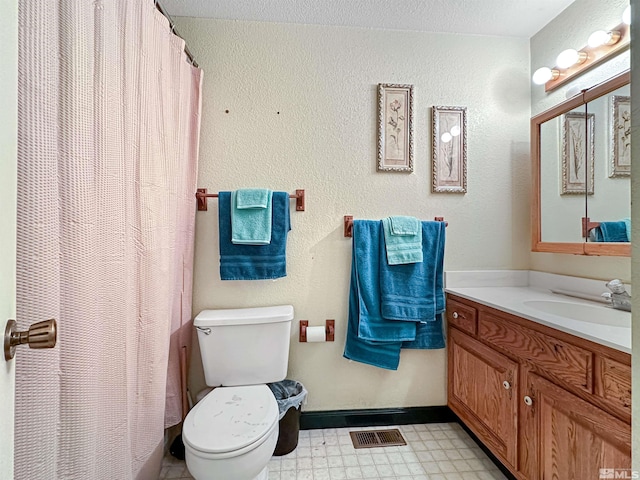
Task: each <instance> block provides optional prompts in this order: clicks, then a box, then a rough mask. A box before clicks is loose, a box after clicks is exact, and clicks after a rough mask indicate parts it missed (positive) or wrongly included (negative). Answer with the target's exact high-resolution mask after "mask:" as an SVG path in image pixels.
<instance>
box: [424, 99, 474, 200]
mask: <svg viewBox="0 0 640 480" xmlns="http://www.w3.org/2000/svg"><path fill="white" fill-rule="evenodd" d="M432 113H433V118H432V120H433V121H432V124H431V126H432V129H431V133H432V137H431V147H432V150H431V155H432V188H431V190H432V191H433V192H434V193H466V192H467V107H442V106H434V107H433V108H432Z"/></svg>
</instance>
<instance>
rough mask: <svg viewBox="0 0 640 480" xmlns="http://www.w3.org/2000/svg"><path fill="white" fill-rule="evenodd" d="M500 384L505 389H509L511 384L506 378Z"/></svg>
mask: <svg viewBox="0 0 640 480" xmlns="http://www.w3.org/2000/svg"><path fill="white" fill-rule="evenodd" d="M502 386H503V387H504V389H505V390H509V389H510V388H511V384H510V383H509V382H507V381H506V380H505V381H504V382H502Z"/></svg>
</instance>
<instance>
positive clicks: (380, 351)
mask: <svg viewBox="0 0 640 480" xmlns="http://www.w3.org/2000/svg"><path fill="white" fill-rule="evenodd" d="M434 223H437V224H436V225H433V224H434ZM376 227H377V228H376ZM381 229H382V222H376V221H366V220H356V221H354V222H353V250H352V257H351V258H352V261H351V286H350V290H349V321H348V325H347V338H346V342H345V349H344V357H345V358H348V359H350V360H355V361H358V362H361V363H365V364H369V365H373V366H376V367H380V368H386V369H389V370H396V369H397V368H398V365H399V362H400V349H401V348H407V349H426V348H429V349H435V348H444V346H445V342H444V335H443V320H442V314H441V312H443V311H444V307H445V297H444V289H443V275H442V265H443V259H444V240H445V237H444V224H443V223H442V222H439V223H438V222H424V223H422V235H423V245H427V246H429V250H425V252H424V256H425V257H426V258H429V259H430V260H429V264H431V265H432V267H433V269H434V270H435V273H434V278H433V284H434V290H433V298H432V299H430V301H429V302H427V303H429V304H430V305H433V307H430V308H431V310H433V311H435V313H433V317H431V318H430V319H429V320H426V319H425V320H424V321H400V320H387V319H385V318H383V315H382V311H381V308H382V297H381V295H382V288H384V287H382V286H380V282H381V281H382V277H383V275H382V273H381V272H382V271H383V270H384V269H385V267H386V268H387V269H393V268H398V267H400V268H405V267H409V265H407V266H398V267H391V266H388V265H386V262H385V261H384V248H383V247H382V246H381V239H382V237H383V235H384V234H383V233H382V232H381ZM436 235H437V239H436V238H431V237H432V236H434V237H435V236H436ZM425 240H428V241H425ZM376 244H377V247H376ZM376 254H377V255H378V257H377V259H378V261H377V262H375V261H374V260H372V258H373V259H375V258H376V257H375V255H376ZM361 257H363V258H361ZM414 273H415V272H414ZM416 275H417V274H416ZM376 278H378V279H380V280H379V281H378V282H376V281H375V280H373V279H376ZM429 278H431V277H429ZM409 279H411V280H413V281H414V283H415V284H418V283H420V280H419V278H415V279H412V278H411V277H409ZM376 285H378V287H376ZM398 286H399V285H398ZM411 288H413V286H412V287H411ZM427 296H428V294H426V293H424V292H423V293H422V297H427ZM406 301H407V302H409V307H410V308H406V309H404V310H403V312H405V313H411V314H412V312H414V311H418V312H420V315H422V314H424V310H425V309H423V308H418V309H416V308H415V305H413V304H412V303H410V302H411V300H406ZM403 308H404V307H403ZM431 310H429V312H430V311H431ZM428 314H430V313H428ZM394 325H395V327H396V328H401V329H403V330H404V329H408V333H409V334H412V333H413V328H416V330H415V338H413V339H411V340H405V341H399V340H398V341H381V339H387V338H389V337H388V335H390V334H391V333H392V332H394ZM410 326H412V327H413V328H411V327H410ZM400 331H402V330H398V331H396V332H395V333H396V337H397V336H398V335H397V334H398V332H400ZM405 333H407V332H405ZM365 335H369V338H363V336H365ZM391 338H393V337H391Z"/></svg>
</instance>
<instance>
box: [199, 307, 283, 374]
mask: <svg viewBox="0 0 640 480" xmlns="http://www.w3.org/2000/svg"><path fill="white" fill-rule="evenodd" d="M291 320H293V306H292V305H278V306H274V307H260V308H237V309H227V310H203V311H202V312H200V313H199V314H198V316H197V317H196V318H195V319H194V321H193V325H194V326H195V327H196V331H197V333H198V343H199V345H200V355H201V357H202V366H203V368H204V376H205V380H206V382H207V385H209V386H210V387H217V386H220V385H223V386H235V385H257V384H260V383H269V382H278V381H280V380H283V379H284V378H285V377H286V376H287V366H288V363H289V340H290V333H291Z"/></svg>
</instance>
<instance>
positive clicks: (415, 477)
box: [160, 423, 506, 480]
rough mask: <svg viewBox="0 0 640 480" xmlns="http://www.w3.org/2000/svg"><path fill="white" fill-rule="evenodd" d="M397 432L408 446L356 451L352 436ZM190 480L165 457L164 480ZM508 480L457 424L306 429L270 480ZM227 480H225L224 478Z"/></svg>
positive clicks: (273, 466) (274, 462) (272, 466)
mask: <svg viewBox="0 0 640 480" xmlns="http://www.w3.org/2000/svg"><path fill="white" fill-rule="evenodd" d="M381 428H399V429H400V431H401V432H402V435H403V436H404V438H405V440H406V441H407V443H408V445H407V446H404V447H376V448H367V449H359V450H356V449H354V448H353V445H352V443H351V437H350V436H349V431H353V430H375V429H381ZM164 479H192V477H191V476H190V475H189V472H188V471H187V469H186V467H185V464H184V462H182V461H180V460H177V459H175V458H174V457H172V456H171V455H170V454H167V456H166V457H165V458H164V462H163V465H162V472H161V474H160V480H164ZM343 479H363V480H369V479H371V480H375V479H380V480H506V477H505V476H504V475H503V474H502V473H501V472H500V471H499V470H498V469H497V468H496V466H495V465H494V464H493V462H491V460H489V458H488V457H487V456H486V455H485V454H484V452H483V451H482V450H480V448H479V447H478V445H477V444H476V443H475V442H474V441H473V440H472V439H471V437H469V435H467V433H466V432H465V431H464V430H463V429H462V428H461V427H460V425H458V424H457V423H433V424H417V425H401V426H398V427H364V428H328V429H324V430H302V431H300V437H299V440H298V447H297V448H296V449H295V450H294V451H293V452H291V453H290V454H288V455H285V456H283V457H273V458H272V459H271V461H270V462H269V480H343ZM220 480H227V479H220Z"/></svg>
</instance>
